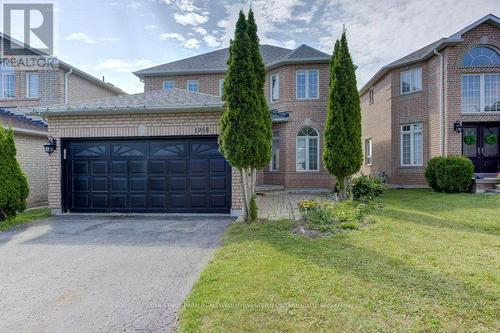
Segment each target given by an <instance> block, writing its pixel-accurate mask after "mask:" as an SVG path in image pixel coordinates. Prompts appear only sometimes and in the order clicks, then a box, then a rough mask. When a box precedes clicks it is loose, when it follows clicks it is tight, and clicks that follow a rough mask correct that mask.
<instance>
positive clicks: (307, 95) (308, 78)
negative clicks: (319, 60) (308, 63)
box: [296, 69, 319, 99]
mask: <svg viewBox="0 0 500 333" xmlns="http://www.w3.org/2000/svg"><path fill="white" fill-rule="evenodd" d="M318 86H319V72H318V70H317V69H312V70H300V71H297V77H296V91H297V99H313V98H318V96H319V93H318Z"/></svg>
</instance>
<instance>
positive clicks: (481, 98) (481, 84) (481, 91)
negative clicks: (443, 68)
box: [460, 73, 500, 114]
mask: <svg viewBox="0 0 500 333" xmlns="http://www.w3.org/2000/svg"><path fill="white" fill-rule="evenodd" d="M488 75H500V73H469V74H463V75H462V77H464V76H479V111H464V110H463V99H462V96H463V95H462V93H463V92H462V78H460V113H463V114H474V113H481V114H498V113H499V112H498V111H484V106H485V102H484V94H485V93H486V91H485V89H484V77H485V76H488Z"/></svg>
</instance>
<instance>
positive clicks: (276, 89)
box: [269, 74, 280, 102]
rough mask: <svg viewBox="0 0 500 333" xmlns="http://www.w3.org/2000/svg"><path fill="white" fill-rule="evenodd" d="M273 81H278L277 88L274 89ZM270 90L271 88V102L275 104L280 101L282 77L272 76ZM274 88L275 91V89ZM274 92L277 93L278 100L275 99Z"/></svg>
mask: <svg viewBox="0 0 500 333" xmlns="http://www.w3.org/2000/svg"><path fill="white" fill-rule="evenodd" d="M273 79H276V87H273ZM269 88H270V94H269V96H270V99H271V102H275V101H277V100H279V99H280V76H279V74H274V75H271V79H270V80H269ZM273 88H274V89H273ZM274 91H276V96H277V97H276V98H274Z"/></svg>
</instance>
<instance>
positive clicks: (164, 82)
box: [163, 80, 175, 91]
mask: <svg viewBox="0 0 500 333" xmlns="http://www.w3.org/2000/svg"><path fill="white" fill-rule="evenodd" d="M167 82H169V83H170V82H171V83H172V88H171V89H165V84H166V83H167ZM174 88H175V81H173V80H165V81H163V90H165V91H169V90H172V89H174Z"/></svg>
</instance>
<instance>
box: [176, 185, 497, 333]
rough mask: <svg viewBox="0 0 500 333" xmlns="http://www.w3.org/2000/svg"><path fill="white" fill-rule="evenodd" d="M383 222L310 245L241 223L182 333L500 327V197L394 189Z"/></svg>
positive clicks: (285, 226) (194, 299)
mask: <svg viewBox="0 0 500 333" xmlns="http://www.w3.org/2000/svg"><path fill="white" fill-rule="evenodd" d="M380 202H381V203H382V205H383V208H381V209H379V210H376V211H375V212H374V213H373V216H370V217H369V218H370V219H371V220H372V221H373V222H374V223H373V224H371V225H369V226H368V227H366V228H362V229H361V230H359V231H355V232H346V233H342V234H337V235H335V236H331V237H327V238H320V239H309V238H306V237H303V236H297V235H292V234H291V233H290V229H291V226H292V222H290V221H280V222H268V223H264V224H253V225H244V224H241V223H236V224H233V225H232V226H231V227H230V228H229V229H228V231H227V232H226V235H225V238H224V246H223V247H222V248H220V249H219V250H218V251H217V252H216V255H215V257H214V259H213V261H212V262H211V263H210V264H209V266H208V267H207V269H205V271H204V272H203V273H202V275H201V278H200V279H199V281H198V282H197V283H196V285H195V287H194V289H193V291H192V293H191V295H190V296H189V297H188V299H187V300H186V303H185V305H184V307H183V309H182V311H181V313H180V322H179V330H180V332H321V331H323V332H333V331H336V332H364V331H377V332H380V331H419V332H422V331H427V332H434V331H448V332H450V331H451V332H463V331H469V332H472V331H473V332H494V331H497V332H498V330H500V320H499V318H500V196H492V195H471V194H438V193H433V192H431V191H430V190H390V191H388V192H387V193H386V194H384V196H383V198H382V199H381V200H380Z"/></svg>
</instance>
